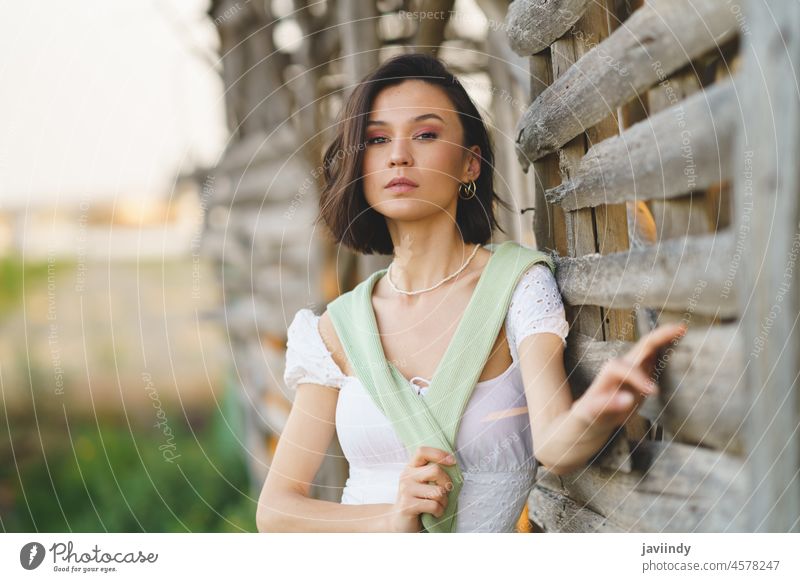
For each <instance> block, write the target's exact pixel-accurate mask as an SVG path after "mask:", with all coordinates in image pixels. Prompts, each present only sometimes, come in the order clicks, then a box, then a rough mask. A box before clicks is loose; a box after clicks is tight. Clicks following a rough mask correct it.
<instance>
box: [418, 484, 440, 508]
mask: <svg viewBox="0 0 800 582" xmlns="http://www.w3.org/2000/svg"><path fill="white" fill-rule="evenodd" d="M416 491H417V492H415V493H414V496H415V497H419V498H422V499H432V500H434V501H436V502H437V503H439V504H440V505H441V506H442V507H443V508H444V507H447V501H448V495H447V491H445V490H444V487H439V486H438V485H428V484H426V483H419V484H417V489H416Z"/></svg>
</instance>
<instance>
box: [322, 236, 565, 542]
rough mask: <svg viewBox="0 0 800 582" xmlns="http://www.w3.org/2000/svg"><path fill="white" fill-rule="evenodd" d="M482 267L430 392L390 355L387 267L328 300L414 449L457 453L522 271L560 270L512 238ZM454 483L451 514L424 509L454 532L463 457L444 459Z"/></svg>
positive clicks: (348, 349)
mask: <svg viewBox="0 0 800 582" xmlns="http://www.w3.org/2000/svg"><path fill="white" fill-rule="evenodd" d="M489 246H494V247H496V249H495V250H494V252H493V253H492V256H491V257H490V258H489V261H488V263H487V264H486V266H485V267H484V270H483V272H482V273H481V276H480V279H479V281H478V285H477V286H476V288H475V291H474V292H473V295H472V297H471V298H470V301H469V303H468V304H467V308H466V311H465V312H464V315H463V316H462V317H461V320H460V322H459V324H458V327H457V328H456V331H455V334H454V335H453V338H452V340H451V342H450V345H449V346H448V347H447V350H446V351H445V354H444V357H443V358H442V361H441V362H440V363H439V365H438V367H437V368H436V372H435V373H434V375H433V378H432V379H431V383H430V385H429V386H428V391H427V393H426V394H425V395H424V396H421V395H418V394H417V392H416V391H415V390H413V388H412V386H411V384H410V382H409V381H408V380H406V379H405V377H403V375H402V374H401V373H400V372H399V370H398V369H397V368H396V367H395V365H394V364H393V363H391V362H389V361H387V359H386V356H385V354H384V351H383V346H382V344H381V341H380V334H379V332H378V327H377V323H376V319H375V311H374V309H373V307H372V289H373V287H374V286H375V283H376V282H377V281H378V279H379V278H380V277H382V276H383V275H384V274H385V273H386V269H380V270H378V271H375V272H374V273H373V274H372V275H370V276H369V277H367V278H366V279H365V280H364V281H362V282H361V283H359V284H358V285H357V286H356V287H355V288H354V289H353V290H352V291H349V292H347V293H344V294H342V295H340V296H339V297H337V298H336V299H335V300H334V301H332V302H330V303H329V304H328V313H329V314H330V318H331V321H332V323H333V326H334V328H335V329H336V333H337V335H338V337H339V341H340V342H341V343H342V347H343V348H344V351H345V354H346V355H347V358H348V360H349V361H350V365H351V366H352V367H353V369H354V371H355V373H356V375H357V377H358V379H359V380H360V381H361V383H362V384H363V385H364V388H365V389H366V391H367V392H368V393H369V394H370V395H371V397H372V399H373V400H374V401H375V403H376V405H377V406H378V408H379V409H380V410H381V411H382V412H383V413H384V415H385V416H386V417H387V418H388V419H389V421H390V422H391V423H392V426H393V427H394V429H395V431H396V433H397V435H398V437H399V438H400V440H401V441H402V442H403V444H404V445H405V446H406V448H407V449H408V451H409V454H410V455H411V454H413V453H414V452H415V451H416V449H417V448H418V447H420V446H430V447H436V448H438V449H442V450H445V451H447V452H449V453H450V454H452V455H453V458H457V457H456V455H455V442H456V433H457V431H458V427H459V424H460V421H461V417H462V415H463V412H464V409H465V408H466V405H467V402H468V400H469V398H470V395H471V394H472V390H473V388H474V387H475V385H476V384H477V382H478V379H479V378H480V375H481V372H482V371H483V368H484V366H485V365H486V361H487V360H488V358H489V355H490V352H491V349H492V346H494V343H495V341H496V339H497V336H498V334H499V333H500V329H501V327H502V325H503V323H504V321H505V318H506V314H507V312H508V304H509V303H510V301H511V296H512V294H513V292H514V289H515V287H516V285H517V282H518V281H519V278H520V277H521V276H522V274H523V273H524V272H525V271H526V270H527V269H528V268H529V267H530V266H531V265H533V264H534V263H538V262H544V263H546V264H547V266H548V267H550V269H551V271H553V272H555V264H554V262H553V258H552V257H550V256H549V255H547V254H546V253H544V252H542V251H538V250H535V249H531V248H528V247H525V246H522V245H520V244H518V243H516V242H514V241H506V242H504V243H501V244H499V245H489ZM441 466H442V468H443V469H444V470H445V471H446V472H447V474H448V475H449V476H450V478H451V480H452V482H453V488H452V490H451V491H450V492H449V493H448V502H447V508H446V509H445V512H444V515H442V517H440V518H436V517H435V516H434V515H433V514H431V513H423V514H421V516H420V518H421V521H422V525H423V526H424V527H425V530H426V531H428V532H454V531H455V524H456V519H455V516H456V512H457V509H458V506H457V500H458V495H459V493H460V491H461V487H462V485H463V476H462V473H461V469H460V468H459V467H458V464H457V463H456V464H453V465H445V464H442V465H441Z"/></svg>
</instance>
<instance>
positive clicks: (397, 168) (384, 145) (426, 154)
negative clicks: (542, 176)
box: [363, 79, 480, 221]
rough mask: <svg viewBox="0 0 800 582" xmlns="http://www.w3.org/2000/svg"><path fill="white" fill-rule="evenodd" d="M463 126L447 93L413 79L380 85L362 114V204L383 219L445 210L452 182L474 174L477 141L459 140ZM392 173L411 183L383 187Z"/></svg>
mask: <svg viewBox="0 0 800 582" xmlns="http://www.w3.org/2000/svg"><path fill="white" fill-rule="evenodd" d="M463 140H464V134H463V128H462V127H461V121H460V120H459V118H458V112H457V111H455V109H454V108H453V104H452V102H451V101H450V99H449V98H448V97H447V94H446V93H445V92H444V91H442V90H441V89H439V88H438V87H436V86H435V85H431V84H430V83H426V82H425V81H420V80H417V79H410V80H407V81H403V82H402V83H400V84H398V85H394V86H391V87H386V88H385V89H383V90H382V91H380V92H379V93H378V95H377V96H376V97H375V99H374V101H373V106H372V110H371V111H370V113H369V116H368V118H367V125H366V149H365V151H364V165H363V184H364V196H365V198H366V201H367V204H369V205H370V206H372V207H373V208H374V209H375V210H376V211H377V212H378V213H380V214H382V215H383V216H385V217H386V218H388V219H394V220H406V221H407V220H419V219H421V218H425V217H426V216H429V215H432V214H436V213H440V212H442V210H448V211H450V212H452V214H453V216H455V208H456V204H457V202H458V199H457V196H458V187H459V185H460V184H461V183H462V182H469V181H470V180H474V179H476V178H477V177H478V174H479V173H480V161H479V160H478V158H476V157H475V156H473V155H471V152H474V153H476V154H478V155H479V154H480V148H479V147H478V146H472V148H471V150H469V149H465V148H464V147H463V146H462V145H461V144H462V143H463ZM397 177H403V178H407V179H409V180H412V181H413V182H414V183H416V186H411V187H408V186H405V187H395V188H391V187H388V186H387V185H388V183H389V182H390V181H391V180H392V179H393V178H397Z"/></svg>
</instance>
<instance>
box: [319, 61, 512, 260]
mask: <svg viewBox="0 0 800 582" xmlns="http://www.w3.org/2000/svg"><path fill="white" fill-rule="evenodd" d="M408 79H420V80H422V81H425V82H426V83H431V84H433V85H436V86H438V87H441V89H442V90H443V91H444V92H445V93H446V94H447V96H448V97H449V98H450V101H451V102H452V103H453V107H454V110H455V111H456V112H457V113H458V117H459V119H460V121H461V125H462V128H463V135H464V142H465V143H464V144H462V145H463V146H464V147H465V148H466V149H469V148H470V147H472V146H473V145H477V146H478V147H480V150H481V156H480V163H481V171H480V175H479V176H478V179H477V180H475V186H476V190H475V196H474V197H472V198H470V199H468V200H464V199H461V198H459V200H458V206H457V210H456V224H457V225H458V228H459V229H460V232H461V237H462V239H463V240H464V242H465V243H478V244H486V243H487V242H489V241H490V240H491V237H492V233H493V230H494V228H495V227H497V228H498V229H499V230H500V231H501V232H505V231H504V230H503V229H502V228H501V227H500V226H499V225H498V223H497V221H496V220H495V216H494V202H495V201H496V202H498V203H500V204H502V205H503V206H504V207H506V208H508V209H509V210H511V207H510V206H509V205H508V204H507V203H506V202H505V201H503V200H502V199H501V198H500V197H499V196H498V195H497V193H496V192H495V191H494V176H493V174H494V152H493V147H492V143H491V140H490V136H489V132H488V131H487V129H486V126H485V124H484V122H483V118H482V117H481V114H480V113H479V112H478V109H477V108H476V107H475V104H474V103H473V102H472V99H470V97H469V95H468V94H467V92H466V90H465V89H464V87H463V86H462V85H461V83H460V82H459V81H458V79H456V77H455V76H454V75H453V74H452V73H450V72H449V71H448V70H447V69H446V68H445V65H444V64H443V63H442V61H440V60H439V59H438V58H436V57H434V56H430V55H427V54H423V53H409V54H402V55H397V56H395V57H392V58H390V59H388V60H387V61H385V62H384V63H383V64H382V65H381V66H379V67H378V68H377V69H376V70H375V71H373V72H372V73H370V74H369V75H367V76H366V77H364V78H363V79H362V80H361V82H360V83H359V84H358V85H357V86H356V87H355V88H354V90H353V92H352V93H351V95H350V97H349V99H348V100H347V102H346V103H345V106H344V107H343V108H342V112H341V114H340V118H339V120H338V122H337V127H338V132H337V134H336V135H335V137H334V139H333V141H332V142H331V144H330V145H329V146H328V148H327V149H326V151H325V154H324V156H323V165H322V167H323V174H324V179H325V185H324V187H323V190H322V193H321V195H320V213H319V216H318V217H317V219H316V220H315V224H316V223H319V222H320V221H324V223H325V224H326V225H327V227H328V228H329V229H330V231H331V233H332V235H333V237H334V240H335V241H336V242H337V243H341V244H344V245H345V246H347V247H348V248H350V249H351V250H353V251H356V252H359V253H362V254H367V255H371V254H375V253H378V254H381V255H392V254H394V244H393V243H392V238H391V236H390V235H389V229H388V227H387V226H386V218H385V217H384V216H383V215H381V214H380V213H378V212H377V211H376V210H375V209H373V208H372V207H371V206H369V204H367V201H366V198H365V197H364V188H363V182H362V176H363V159H364V148H365V141H366V131H365V126H366V123H367V119H368V116H369V112H370V111H371V109H372V105H373V101H374V99H375V97H376V96H377V95H378V93H379V92H380V91H381V90H382V89H384V88H385V87H389V86H392V85H397V84H399V83H402V82H403V81H405V80H408Z"/></svg>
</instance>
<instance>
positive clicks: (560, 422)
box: [519, 333, 614, 475]
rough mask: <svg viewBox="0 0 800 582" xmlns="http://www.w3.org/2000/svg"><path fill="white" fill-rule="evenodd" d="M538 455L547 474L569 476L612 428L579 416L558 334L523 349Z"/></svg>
mask: <svg viewBox="0 0 800 582" xmlns="http://www.w3.org/2000/svg"><path fill="white" fill-rule="evenodd" d="M519 359H520V370H521V372H522V378H523V383H524V385H525V398H526V400H527V401H528V416H529V418H530V422H531V435H532V437H533V444H534V448H533V450H534V455H535V457H536V458H537V459H538V460H539V462H540V463H541V464H542V466H543V467H544V468H545V469H547V470H548V471H550V472H552V473H555V474H556V475H562V474H565V473H569V472H571V471H573V470H574V469H576V468H578V467H580V466H582V465H583V464H584V463H585V462H586V461H588V460H589V459H590V458H591V457H592V456H593V455H594V454H595V453H596V452H597V451H598V450H599V449H600V448H601V447H602V446H603V445H604V444H605V443H606V442H607V441H608V439H609V438H610V436H611V434H612V432H613V430H614V429H613V428H602V429H601V428H600V427H597V426H592V425H588V426H587V422H586V421H585V420H584V419H582V418H581V417H579V416H578V415H576V414H575V411H574V408H573V399H572V392H571V388H570V385H569V381H568V380H567V375H566V370H565V369H564V347H563V343H562V341H561V338H560V337H559V336H558V335H556V334H554V333H535V334H533V335H529V336H528V337H526V338H525V339H524V340H522V343H521V344H520V347H519Z"/></svg>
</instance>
